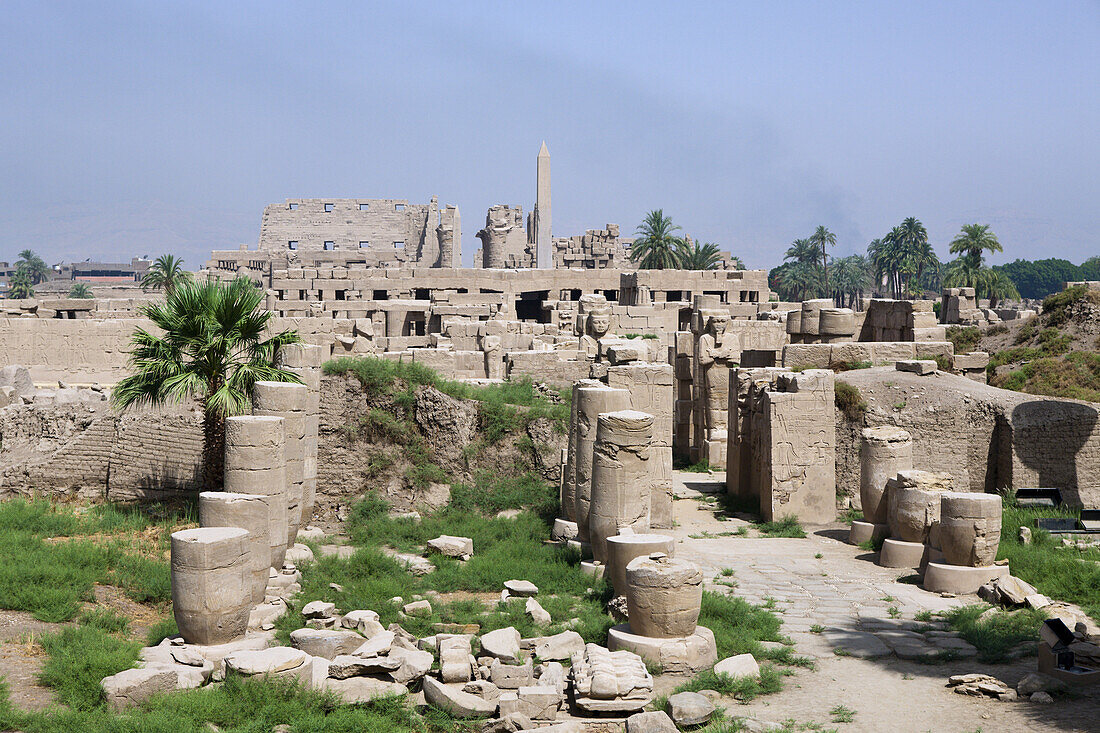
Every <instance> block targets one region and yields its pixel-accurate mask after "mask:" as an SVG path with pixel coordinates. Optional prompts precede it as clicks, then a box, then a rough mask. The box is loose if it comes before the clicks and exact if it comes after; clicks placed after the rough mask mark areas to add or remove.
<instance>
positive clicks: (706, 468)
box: [672, 456, 722, 473]
mask: <svg viewBox="0 0 1100 733" xmlns="http://www.w3.org/2000/svg"><path fill="white" fill-rule="evenodd" d="M672 463H673V465H672V467H673V468H675V469H676V470H677V471H687V472H688V473H710V472H711V471H715V470H722V469H716V468H715V467H714V466H712V465H710V461H708V460H707V459H706V458H704V459H703V460H701V461H697V462H695V463H689V462H688V461H687V459H685V458H684V457H683V456H676V457H675V458H674V459H673V462H672Z"/></svg>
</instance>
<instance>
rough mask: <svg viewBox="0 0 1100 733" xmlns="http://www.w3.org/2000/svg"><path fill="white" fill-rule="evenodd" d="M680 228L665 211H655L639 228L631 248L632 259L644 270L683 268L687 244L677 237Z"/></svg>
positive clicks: (649, 214)
mask: <svg viewBox="0 0 1100 733" xmlns="http://www.w3.org/2000/svg"><path fill="white" fill-rule="evenodd" d="M678 231H680V227H678V226H676V225H675V224H673V223H672V218H671V217H668V216H665V214H664V211H662V210H661V209H655V210H653V211H651V212H649V213H648V214H646V217H645V220H644V221H643V222H642V224H641V226H639V227H638V229H637V231H636V232H635V234H636V235H637V238H636V239H635V240H634V244H632V245H631V246H630V259H631V260H632V261H633V262H635V263H636V264H637V265H638V267H640V268H641V269H643V270H675V269H677V268H679V267H680V266H681V263H682V261H683V257H684V247H685V243H684V240H683V238H681V237H678V236H676V234H675V233H676V232H678Z"/></svg>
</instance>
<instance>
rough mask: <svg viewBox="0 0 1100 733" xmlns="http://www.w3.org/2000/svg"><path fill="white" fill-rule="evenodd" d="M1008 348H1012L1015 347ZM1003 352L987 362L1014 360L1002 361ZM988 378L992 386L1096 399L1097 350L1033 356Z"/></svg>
mask: <svg viewBox="0 0 1100 733" xmlns="http://www.w3.org/2000/svg"><path fill="white" fill-rule="evenodd" d="M1009 351H1010V352H1016V351H1019V349H1009ZM1025 351H1029V352H1031V351H1035V350H1034V349H1030V350H1025ZM1005 355H1006V352H1003V351H1002V352H998V354H997V357H998V359H997V361H996V362H994V361H991V362H990V364H994V363H997V365H998V366H999V365H1001V363H1009V361H1013V362H1014V361H1018V359H1009V360H1008V361H1003V359H1008V357H1007V356H1005ZM995 368H996V367H994V369H995ZM989 381H990V384H992V385H993V386H995V387H1000V388H1002V389H1011V390H1013V391H1016V392H1026V393H1028V394H1037V395H1049V396H1051V397H1063V398H1067V399H1073V400H1086V401H1089V402H1100V353H1096V352H1091V351H1074V352H1072V353H1069V354H1066V355H1065V356H1061V357H1055V356H1046V357H1040V358H1036V359H1034V360H1033V361H1029V362H1028V363H1026V364H1024V365H1023V366H1021V367H1020V368H1019V369H1014V370H1012V371H1011V372H1008V373H1007V374H995V373H994V374H992V376H991V377H990V380H989Z"/></svg>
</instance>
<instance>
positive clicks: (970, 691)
mask: <svg viewBox="0 0 1100 733" xmlns="http://www.w3.org/2000/svg"><path fill="white" fill-rule="evenodd" d="M947 686H948V687H951V688H953V689H954V690H955V692H956V693H958V694H960V695H973V696H975V697H982V696H985V697H995V698H997V699H998V700H1015V699H1016V691H1015V690H1013V689H1012V688H1011V687H1009V686H1008V685H1006V684H1005V683H1004V682H1001V681H1000V680H999V679H997V678H996V677H993V676H991V675H988V674H979V673H974V674H957V675H953V676H951V677H948V678H947Z"/></svg>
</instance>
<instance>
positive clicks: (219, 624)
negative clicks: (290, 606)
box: [171, 527, 252, 644]
mask: <svg viewBox="0 0 1100 733" xmlns="http://www.w3.org/2000/svg"><path fill="white" fill-rule="evenodd" d="M248 549H249V548H248V530H246V529H242V528H240V527H202V528H199V529H184V530H181V531H179V532H173V533H172V550H171V552H172V555H171V558H172V559H171V572H172V615H174V616H175V617H176V626H178V627H179V630H180V636H182V637H183V638H184V641H186V642H187V643H189V644H225V643H226V642H230V641H233V640H234V639H237V638H239V637H241V636H244V633H245V631H246V630H247V628H248V613H249V611H250V610H251V608H252V570H251V568H250V567H249V562H248Z"/></svg>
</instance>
